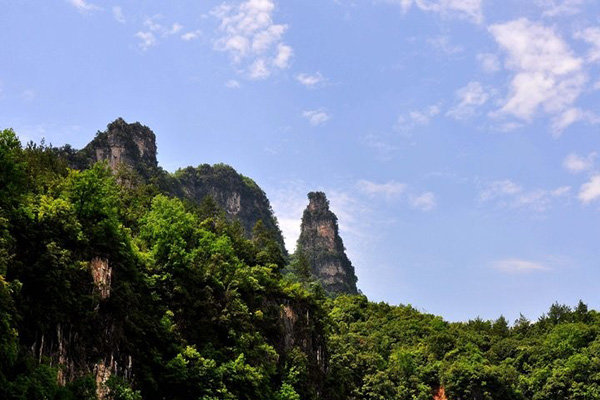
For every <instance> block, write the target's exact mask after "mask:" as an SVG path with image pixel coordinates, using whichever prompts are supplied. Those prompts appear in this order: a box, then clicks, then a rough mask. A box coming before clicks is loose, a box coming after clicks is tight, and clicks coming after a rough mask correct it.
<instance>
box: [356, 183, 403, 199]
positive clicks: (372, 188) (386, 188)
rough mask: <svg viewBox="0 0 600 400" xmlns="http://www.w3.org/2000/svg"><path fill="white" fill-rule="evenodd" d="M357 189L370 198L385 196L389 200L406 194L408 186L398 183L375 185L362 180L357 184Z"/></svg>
mask: <svg viewBox="0 0 600 400" xmlns="http://www.w3.org/2000/svg"><path fill="white" fill-rule="evenodd" d="M356 188H357V189H358V190H359V191H360V192H362V193H365V194H367V195H369V196H374V195H383V196H385V197H387V198H392V197H397V196H400V195H402V194H404V192H405V191H406V189H407V185H406V184H405V183H401V182H396V181H389V182H386V183H375V182H371V181H367V180H364V179H361V180H359V181H358V182H357V183H356Z"/></svg>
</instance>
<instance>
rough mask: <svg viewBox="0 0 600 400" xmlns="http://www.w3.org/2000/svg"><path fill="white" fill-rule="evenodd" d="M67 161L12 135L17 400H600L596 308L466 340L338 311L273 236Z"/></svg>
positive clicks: (7, 359)
mask: <svg viewBox="0 0 600 400" xmlns="http://www.w3.org/2000/svg"><path fill="white" fill-rule="evenodd" d="M63 150H64V149H63ZM63 154H64V151H60V150H59V149H55V148H53V147H51V146H46V145H44V144H41V145H36V144H32V143H30V144H28V145H26V146H23V145H22V144H21V143H20V142H19V140H18V138H17V136H16V135H15V133H14V132H13V131H12V130H4V131H1V132H0V398H1V399H96V398H98V397H101V398H106V399H202V400H209V399H228V400H234V399H240V400H241V399H248V400H250V399H253V400H255V399H256V400H258V399H275V400H297V399H331V400H337V399H340V400H341V399H370V400H371V399H372V400H388V399H403V400H404V399H415V400H421V399H422V400H425V399H433V398H434V397H435V398H436V399H446V398H447V399H450V400H467V399H474V400H479V399H481V400H483V399H503V400H510V399H536V400H537V399H540V400H541V399H580V400H588V399H600V337H599V333H600V315H599V314H598V313H597V312H596V311H593V310H588V308H587V306H586V305H585V304H584V303H583V302H580V303H579V304H578V305H576V306H574V307H569V306H565V305H560V304H554V305H552V306H551V307H550V308H549V310H548V312H547V313H546V314H545V315H543V316H542V317H541V318H540V319H539V320H538V321H533V322H532V321H529V320H527V319H526V318H525V317H521V318H520V319H519V320H517V321H514V322H509V321H507V320H506V319H505V318H503V317H499V318H498V319H497V320H495V321H484V320H481V319H474V320H471V321H468V322H463V323H449V322H446V321H444V320H443V319H442V318H441V317H437V316H433V315H429V314H425V313H422V312H419V311H418V310H416V309H414V308H413V307H411V306H390V305H388V304H385V303H373V302H369V301H368V299H367V298H366V297H364V296H362V295H354V296H348V295H344V296H337V297H335V298H332V297H328V296H327V295H326V294H325V292H324V291H323V289H322V288H321V286H320V285H319V282H318V281H315V280H314V279H312V278H311V276H310V274H309V273H307V270H306V262H305V260H302V259H291V260H290V259H289V258H288V257H287V255H286V254H284V253H283V251H282V249H281V246H280V245H279V244H278V243H277V240H276V236H275V234H274V232H273V231H272V230H270V229H268V228H266V227H265V225H264V224H262V223H260V222H259V223H257V224H256V225H255V227H254V229H253V231H252V234H251V235H247V234H246V232H245V229H244V227H243V226H242V225H241V224H240V223H239V222H236V221H230V220H228V219H227V218H225V216H224V213H223V212H222V211H221V210H220V209H219V207H218V206H217V205H216V203H215V202H214V201H213V200H211V198H210V197H206V198H205V199H204V200H203V201H202V202H192V201H188V200H185V199H184V200H182V199H180V198H178V197H170V196H168V195H166V194H165V193H162V192H161V190H160V189H159V187H160V185H158V184H157V183H156V182H153V179H152V178H151V177H150V178H149V179H147V178H148V177H143V176H141V175H139V174H137V173H136V172H135V171H132V170H128V169H126V168H123V169H121V170H119V171H117V172H114V173H113V172H112V171H111V169H110V168H109V167H108V165H107V164H103V163H97V164H95V165H94V166H93V167H91V168H88V169H83V170H75V169H71V168H69V166H68V165H69V164H68V162H67V160H66V159H65V158H64V157H63ZM161 179H163V178H161Z"/></svg>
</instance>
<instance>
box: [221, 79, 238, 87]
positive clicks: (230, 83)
mask: <svg viewBox="0 0 600 400" xmlns="http://www.w3.org/2000/svg"><path fill="white" fill-rule="evenodd" d="M225 87H227V88H229V89H239V88H241V87H242V85H241V84H240V82H238V81H236V80H235V79H230V80H228V81H227V83H225Z"/></svg>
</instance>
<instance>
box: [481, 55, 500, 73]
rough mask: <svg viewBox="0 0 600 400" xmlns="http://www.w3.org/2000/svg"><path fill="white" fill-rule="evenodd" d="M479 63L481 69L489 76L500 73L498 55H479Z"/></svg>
mask: <svg viewBox="0 0 600 400" xmlns="http://www.w3.org/2000/svg"><path fill="white" fill-rule="evenodd" d="M477 61H479V64H480V65H481V68H483V70H484V71H485V72H487V73H488V74H492V73H494V72H498V71H500V60H498V56H497V55H496V54H491V53H481V54H478V55H477Z"/></svg>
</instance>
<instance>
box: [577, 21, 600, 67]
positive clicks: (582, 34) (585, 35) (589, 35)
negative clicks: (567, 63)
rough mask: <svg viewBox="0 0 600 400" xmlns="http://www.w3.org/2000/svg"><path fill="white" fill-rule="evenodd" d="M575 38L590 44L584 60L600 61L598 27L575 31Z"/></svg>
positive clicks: (599, 33)
mask: <svg viewBox="0 0 600 400" xmlns="http://www.w3.org/2000/svg"><path fill="white" fill-rule="evenodd" d="M574 37H575V39H580V40H583V41H585V42H587V43H588V44H589V45H591V47H592V48H591V49H590V50H589V52H588V54H587V57H586V60H587V61H588V62H592V63H596V62H600V28H597V27H592V28H586V29H584V30H580V31H577V32H576V33H575V35H574Z"/></svg>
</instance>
